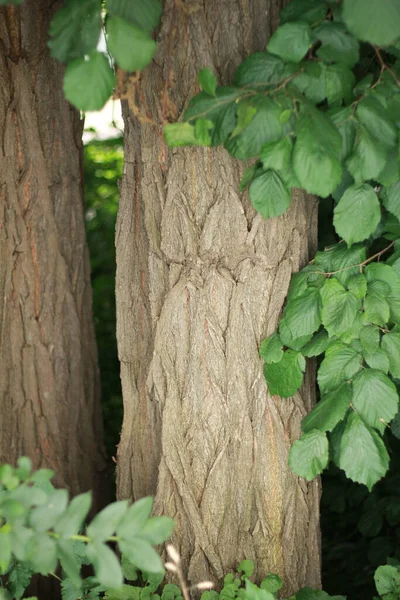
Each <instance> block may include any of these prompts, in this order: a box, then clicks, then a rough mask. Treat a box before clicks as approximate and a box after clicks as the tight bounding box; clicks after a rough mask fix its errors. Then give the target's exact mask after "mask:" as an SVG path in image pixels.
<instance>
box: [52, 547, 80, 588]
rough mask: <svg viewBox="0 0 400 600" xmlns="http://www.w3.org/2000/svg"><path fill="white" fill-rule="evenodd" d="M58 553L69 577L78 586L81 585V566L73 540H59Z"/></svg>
mask: <svg viewBox="0 0 400 600" xmlns="http://www.w3.org/2000/svg"><path fill="white" fill-rule="evenodd" d="M57 553H58V556H59V558H60V562H61V566H62V568H63V570H64V571H65V573H66V575H67V577H69V579H71V581H72V583H73V584H74V585H75V586H76V587H80V585H81V577H80V572H81V567H80V564H79V563H78V560H77V558H76V555H75V552H74V542H73V540H57Z"/></svg>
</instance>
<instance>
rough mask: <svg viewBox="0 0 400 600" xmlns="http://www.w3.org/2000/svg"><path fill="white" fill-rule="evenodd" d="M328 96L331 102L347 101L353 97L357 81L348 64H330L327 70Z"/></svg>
mask: <svg viewBox="0 0 400 600" xmlns="http://www.w3.org/2000/svg"><path fill="white" fill-rule="evenodd" d="M325 78H326V98H327V100H328V103H329V104H334V103H337V102H340V101H341V100H342V99H344V100H345V102H346V103H349V102H351V100H352V98H353V88H354V84H355V82H356V80H355V77H354V74H353V72H352V71H351V70H350V69H349V68H348V67H346V65H342V64H337V65H328V66H327V67H326V72H325Z"/></svg>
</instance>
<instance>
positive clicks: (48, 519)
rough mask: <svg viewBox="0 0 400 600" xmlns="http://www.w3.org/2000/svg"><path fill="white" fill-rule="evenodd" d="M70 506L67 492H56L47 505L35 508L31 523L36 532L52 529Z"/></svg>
mask: <svg viewBox="0 0 400 600" xmlns="http://www.w3.org/2000/svg"><path fill="white" fill-rule="evenodd" d="M67 504H68V492H67V490H55V491H54V492H53V493H52V494H51V495H50V496H49V497H48V499H47V502H46V503H45V504H42V505H41V506H38V507H37V508H34V509H33V510H32V512H31V514H30V518H29V522H30V524H31V526H32V527H33V529H35V531H47V530H49V529H51V528H52V527H53V526H54V525H55V524H56V523H57V521H58V519H59V518H60V516H61V515H62V514H63V512H64V511H65V509H66V508H67Z"/></svg>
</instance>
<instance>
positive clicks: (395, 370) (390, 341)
mask: <svg viewBox="0 0 400 600" xmlns="http://www.w3.org/2000/svg"><path fill="white" fill-rule="evenodd" d="M382 348H383V350H385V352H386V354H387V355H388V357H389V369H390V372H391V374H392V375H393V377H395V378H396V379H400V333H386V334H385V335H384V336H383V337H382Z"/></svg>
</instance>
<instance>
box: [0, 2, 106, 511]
mask: <svg viewBox="0 0 400 600" xmlns="http://www.w3.org/2000/svg"><path fill="white" fill-rule="evenodd" d="M58 5H59V3H54V2H53V1H52V0H26V1H25V2H24V4H23V5H22V6H14V7H13V6H8V7H2V8H0V124H1V125H0V129H1V137H2V143H1V146H0V356H1V362H0V407H1V409H0V463H2V462H10V463H13V464H15V462H16V459H17V457H18V456H20V455H28V456H29V457H30V458H31V459H32V460H33V465H34V467H35V468H38V467H49V468H53V469H54V470H55V471H56V472H57V478H56V483H57V484H58V485H62V486H66V487H68V488H69V489H70V491H71V492H72V493H73V494H76V493H78V492H81V491H84V490H87V489H91V488H92V489H94V491H95V498H96V501H98V502H99V504H101V503H103V502H104V490H103V476H104V469H105V464H106V463H105V456H104V452H103V442H102V423H101V412H100V399H99V379H98V368H97V354H96V345H95V337H94V329H93V324H92V312H91V310H92V309H91V303H92V295H91V287H90V266H89V257H88V250H87V246H86V241H85V228H84V212H83V186H82V161H81V158H82V156H81V154H82V145H81V132H82V121H80V118H79V113H78V112H77V111H76V110H74V109H72V107H71V106H70V105H69V104H68V103H67V102H66V100H65V99H64V94H63V90H62V79H63V67H62V65H60V64H59V63H57V62H56V61H55V60H53V59H51V57H50V55H49V52H48V49H47V38H48V26H49V22H50V19H51V17H52V14H53V13H54V10H55V9H56V8H57V7H58Z"/></svg>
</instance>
